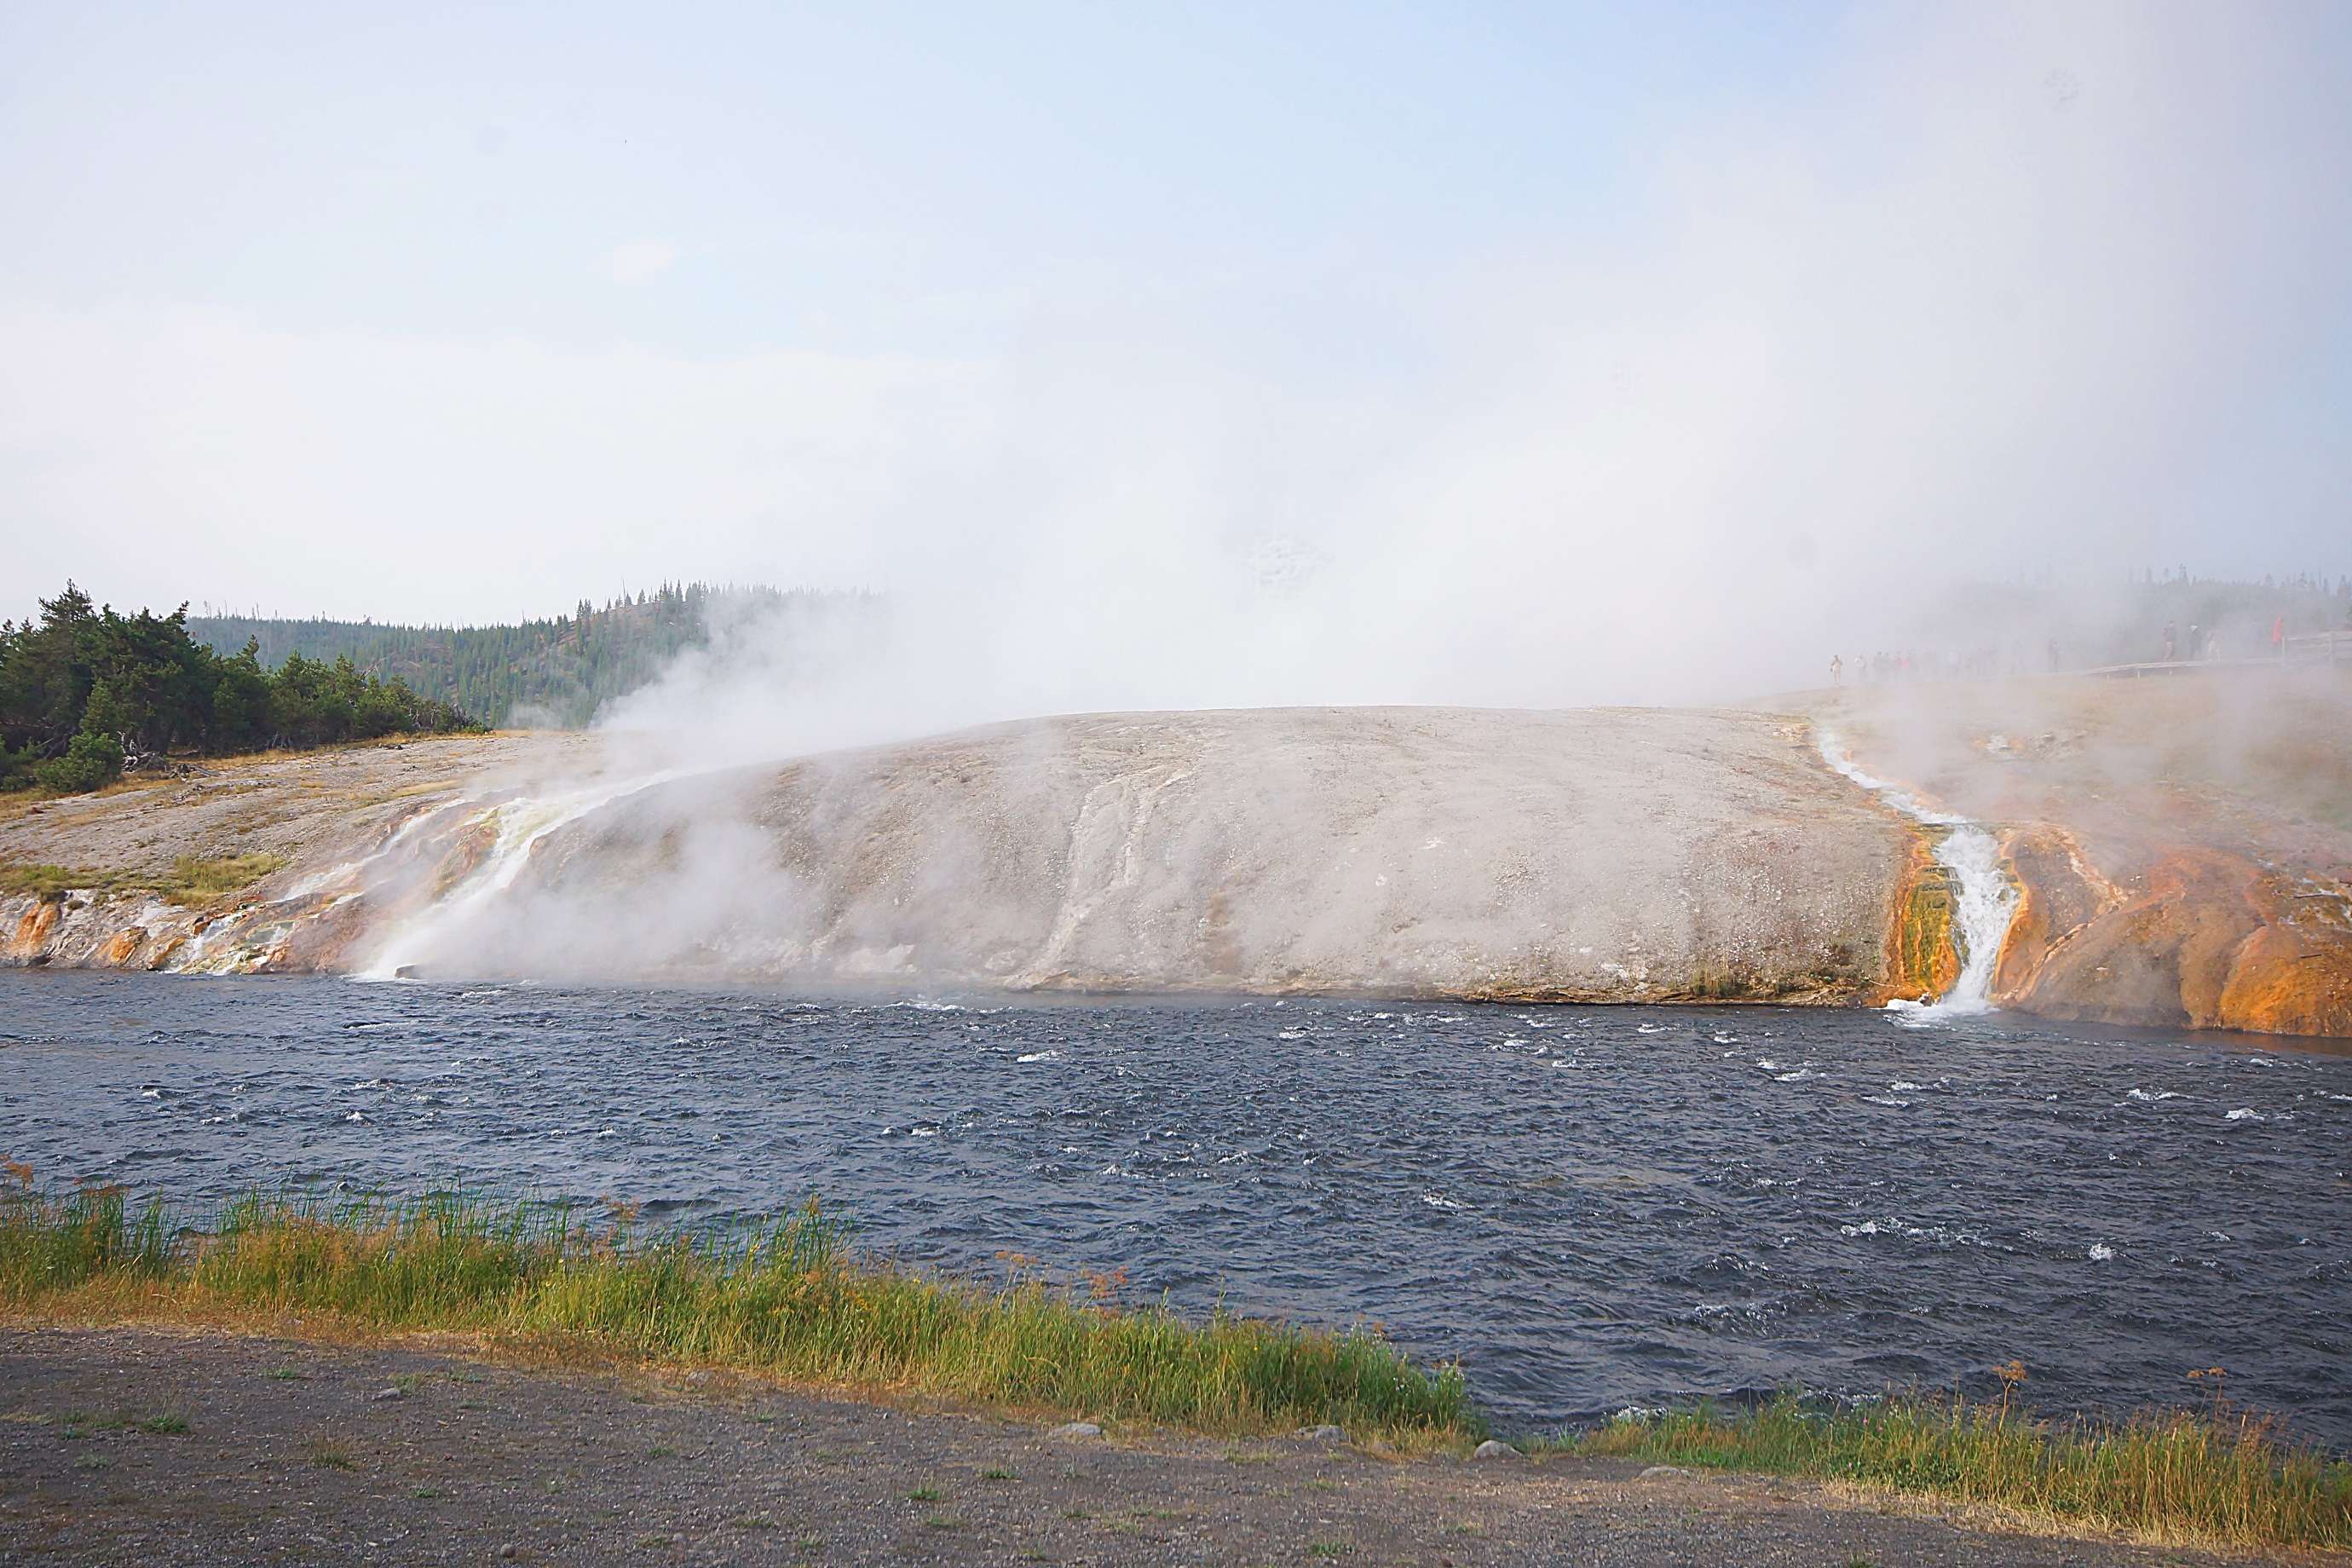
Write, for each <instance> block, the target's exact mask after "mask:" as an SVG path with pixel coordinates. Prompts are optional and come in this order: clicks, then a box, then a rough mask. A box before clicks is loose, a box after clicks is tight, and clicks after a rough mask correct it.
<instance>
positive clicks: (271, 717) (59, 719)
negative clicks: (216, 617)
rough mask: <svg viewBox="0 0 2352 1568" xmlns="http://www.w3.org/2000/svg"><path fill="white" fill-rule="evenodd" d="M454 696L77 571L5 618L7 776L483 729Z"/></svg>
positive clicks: (14, 779)
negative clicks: (247, 633)
mask: <svg viewBox="0 0 2352 1568" xmlns="http://www.w3.org/2000/svg"><path fill="white" fill-rule="evenodd" d="M479 727H480V726H479V725H478V724H477V723H476V722H475V721H473V720H472V719H470V718H468V717H467V714H466V713H465V712H464V711H463V710H461V709H460V708H458V707H457V705H456V704H454V703H451V702H448V701H446V700H440V699H437V698H433V697H425V696H420V695H418V694H417V692H416V691H415V689H413V688H411V687H410V686H409V685H408V684H407V683H406V682H404V681H403V680H401V679H398V678H397V677H396V676H395V677H389V678H387V677H384V676H381V675H378V674H376V673H374V672H373V671H370V670H366V669H362V668H360V667H359V666H358V664H357V663H355V662H354V661H353V660H352V658H350V657H348V656H339V657H336V658H331V659H330V658H317V657H311V656H306V655H303V654H300V653H289V655H288V656H287V657H286V658H284V659H283V660H280V661H277V662H275V663H274V665H273V663H272V662H269V661H266V660H265V659H264V658H263V657H262V654H261V650H260V647H259V646H258V645H257V643H256V642H255V641H253V640H252V639H251V638H248V639H247V641H246V642H245V644H244V645H243V646H242V647H238V648H237V649H236V651H234V652H232V653H224V652H222V651H221V650H220V649H217V648H215V647H208V646H207V645H205V643H203V642H201V641H198V640H197V639H196V638H194V637H191V636H190V635H189V631H188V616H187V606H186V605H182V606H180V608H178V609H177V610H174V611H173V612H172V613H171V614H170V615H168V616H158V615H155V614H153V613H152V612H150V611H147V610H142V611H140V612H139V613H138V614H137V615H135V616H125V615H120V614H118V613H116V611H115V610H114V609H113V607H112V606H111V605H108V606H103V607H101V606H100V605H94V604H93V603H91V601H90V597H89V595H87V594H85V593H83V592H82V591H81V590H80V589H79V588H78V587H76V586H74V585H73V584H70V583H68V584H66V589H65V592H64V593H62V594H59V595H58V596H57V597H56V598H54V599H44V600H42V601H41V614H40V616H39V618H37V619H28V620H26V622H25V623H24V624H22V625H18V624H17V623H16V622H14V621H0V790H23V789H39V790H43V791H45V792H47V793H49V794H53V795H74V794H80V793H82V792H85V791H89V790H94V789H98V788H100V787H102V786H104V785H106V784H110V783H112V782H113V781H114V780H116V779H117V778H120V777H121V775H122V773H123V772H124V771H125V769H126V768H139V767H142V766H147V765H152V763H153V762H154V761H156V760H159V759H162V758H164V757H167V756H169V755H171V754H173V753H178V754H181V755H187V754H197V755H220V754H223V753H226V752H254V751H262V750H267V749H270V748H275V747H310V746H320V745H326V744H330V743H331V742H338V741H359V740H369V739H373V738H374V737H377V736H382V735H396V734H418V733H443V732H446V731H453V730H468V729H478V728H479Z"/></svg>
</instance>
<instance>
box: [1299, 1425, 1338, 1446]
mask: <svg viewBox="0 0 2352 1568" xmlns="http://www.w3.org/2000/svg"><path fill="white" fill-rule="evenodd" d="M1292 1436H1297V1437H1311V1438H1313V1439H1314V1440H1315V1441H1316V1442H1318V1443H1344V1442H1346V1441H1347V1440H1348V1432H1347V1428H1345V1427H1343V1426H1301V1427H1300V1428H1299V1429H1298V1430H1297V1432H1295V1433H1293V1434H1292Z"/></svg>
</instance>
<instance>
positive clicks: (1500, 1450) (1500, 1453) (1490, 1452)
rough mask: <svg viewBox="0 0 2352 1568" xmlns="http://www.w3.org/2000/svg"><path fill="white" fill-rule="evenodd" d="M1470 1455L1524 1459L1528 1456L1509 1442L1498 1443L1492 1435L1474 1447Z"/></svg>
mask: <svg viewBox="0 0 2352 1568" xmlns="http://www.w3.org/2000/svg"><path fill="white" fill-rule="evenodd" d="M1470 1457H1471V1458H1474V1459H1524V1458H1527V1456H1526V1455H1525V1454H1522V1453H1520V1452H1519V1451H1518V1450H1517V1448H1514V1447H1511V1446H1510V1445H1509V1444H1508V1443H1498V1442H1496V1440H1495V1439H1494V1438H1492V1437H1489V1438H1487V1439H1486V1441H1485V1442H1483V1443H1481V1444H1479V1445H1478V1446H1477V1447H1475V1448H1473V1449H1472V1450H1471V1451H1470Z"/></svg>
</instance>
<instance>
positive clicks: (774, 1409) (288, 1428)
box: [0, 1325, 2340, 1568]
mask: <svg viewBox="0 0 2352 1568" xmlns="http://www.w3.org/2000/svg"><path fill="white" fill-rule="evenodd" d="M387 1389H399V1390H401V1391H402V1392H401V1394H400V1396H399V1397H397V1398H384V1397H381V1395H382V1394H383V1391H384V1390H387ZM182 1424H184V1429H182ZM0 1454H5V1460H0V1476H5V1479H0V1552H5V1555H6V1558H7V1559H8V1560H13V1561H21V1562H59V1563H90V1562H104V1563H130V1562H137V1563H206V1564H210V1563H288V1562H298V1561H301V1562H312V1563H329V1562H373V1563H497V1562H501V1561H515V1562H521V1563H531V1562H562V1563H816V1564H848V1563H1016V1562H1044V1563H1097V1564H1103V1563H1118V1564H1125V1563H1137V1564H1158V1563H1166V1564H1184V1565H1188V1568H1189V1565H1192V1564H1204V1563H1320V1562H1339V1563H1366V1564H1370V1563H1421V1564H1427V1565H1429V1568H1445V1565H1456V1568H1483V1565H1487V1564H1495V1565H1501V1564H1519V1563H1580V1564H1593V1565H1609V1564H1623V1565H1627V1568H1632V1565H1636V1564H1643V1565H1646V1564H1718V1563H1759V1564H1782V1563H1786V1564H1804V1565H1807V1568H1815V1565H1829V1568H1838V1565H1847V1564H1853V1563H1872V1564H1875V1565H1878V1568H1895V1565H1897V1564H1931V1563H1932V1564H1955V1565H1957V1564H1962V1563H1965V1564H1970V1565H1972V1568H2008V1565H2011V1564H2020V1565H2021V1564H2045V1563H2047V1564H2054V1563H2081V1564H2148V1563H2222V1562H2230V1561H2250V1560H2249V1559H2239V1558H2230V1557H2223V1556H2216V1555H2212V1554H2209V1553H2204V1552H2190V1551H2185V1550H2180V1549H2158V1548H2149V1547H2140V1546H2134V1545H2128V1544H2123V1543H2115V1542H2098V1541H2087V1540H2072V1539H2051V1538H2036V1537H2033V1536H2029V1535H2023V1534H2010V1533H1998V1532H1996V1531H1993V1530H1991V1529H1989V1528H1987V1526H1986V1523H1985V1521H1982V1520H1980V1519H1972V1518H1970V1517H1969V1516H1968V1515H1967V1514H1966V1513H1965V1511H1964V1510H1951V1511H1949V1512H1946V1511H1942V1510H1937V1509H1935V1508H1933V1507H1932V1506H1925V1505H1921V1504H1918V1503H1916V1502H1913V1501H1906V1500H1895V1499H1892V1498H1885V1497H1876V1498H1873V1497H1867V1496H1864V1495H1861V1494H1855V1493H1852V1492H1842V1491H1839V1490H1836V1489H1828V1488H1823V1487H1821V1486H1817V1485H1813V1484H1810V1483H1801V1482H1787V1481H1774V1480H1768V1479H1757V1478H1749V1477H1722V1478H1709V1477H1698V1476H1674V1475H1668V1476H1648V1477H1645V1476H1643V1474H1642V1473H1641V1468H1640V1467H1637V1466H1634V1465H1632V1464H1626V1463H1619V1462H1612V1461H1568V1460H1553V1461H1546V1462H1543V1463H1540V1464H1538V1463H1533V1462H1529V1461H1526V1460H1509V1459H1506V1460H1484V1461H1465V1460H1462V1459H1459V1458H1453V1457H1450V1456H1433V1457H1428V1458H1412V1459H1403V1458H1394V1457H1388V1456H1381V1455H1376V1454H1371V1453H1367V1452H1365V1451H1363V1450H1361V1449H1359V1448H1356V1447H1351V1446H1348V1445H1344V1444H1333V1443H1328V1442H1317V1441H1313V1440H1310V1439H1303V1438H1289V1437H1285V1438H1277V1439H1272V1440H1264V1439H1252V1440H1245V1441H1232V1440H1214V1439H1208V1438H1200V1437H1191V1436H1181V1435H1174V1434H1166V1433H1132V1434H1130V1433H1118V1434H1114V1435H1113V1436H1111V1437H1109V1438H1100V1437H1095V1438H1057V1437H1054V1436H1048V1435H1047V1434H1046V1432H1045V1430H1044V1429H1043V1428H1041V1427H1040V1426H1037V1425H1035V1424H1024V1423H1020V1422H1014V1421H1007V1420H1002V1419H996V1418H991V1417H986V1416H981V1415H962V1414H955V1413H947V1412H926V1411H914V1410H904V1409H892V1408H887V1407H881V1406H877V1405H867V1404H861V1403H856V1402H852V1401H847V1400H840V1399H834V1398H828V1397H824V1396H819V1395H813V1394H807V1393H804V1392H797V1391H793V1390H788V1389H780V1388H774V1387H770V1386H766V1385H762V1384H753V1383H749V1382H727V1383H719V1382H712V1381H705V1382H701V1383H696V1382H693V1381H690V1380H680V1381H676V1382H668V1381H663V1380H660V1379H657V1378H654V1377H649V1376H643V1375H605V1374H580V1373H551V1372H534V1371H529V1370H523V1369H519V1368H517V1367H515V1366H513V1365H502V1364H495V1363H487V1362H481V1361H478V1360H472V1359H467V1357H465V1356H463V1355H460V1354H457V1353H452V1352H450V1351H447V1350H435V1349H432V1348H419V1347H403V1346H388V1347H376V1348H364V1347H348V1346H328V1345H319V1344H312V1343H307V1342H299V1341H290V1340H278V1339H262V1338H255V1337H247V1336H240V1335H232V1334H226V1333H214V1332H196V1333H179V1332H165V1331H154V1330H146V1329H136V1330H134V1329H100V1330H90V1329H63V1328H52V1327H28V1326H24V1325H17V1326H13V1327H9V1328H5V1329H0ZM509 1551H510V1552H511V1555H510V1556H509V1555H507V1554H508V1553H509ZM2300 1560H2303V1561H2340V1559H2326V1558H2304V1559H2300Z"/></svg>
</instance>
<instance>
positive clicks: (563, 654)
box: [188, 583, 878, 729]
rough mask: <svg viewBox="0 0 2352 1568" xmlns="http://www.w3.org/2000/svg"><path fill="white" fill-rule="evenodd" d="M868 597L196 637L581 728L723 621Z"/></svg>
mask: <svg viewBox="0 0 2352 1568" xmlns="http://www.w3.org/2000/svg"><path fill="white" fill-rule="evenodd" d="M877 603H878V601H876V600H874V599H872V598H870V597H869V596H867V595H856V594H825V593H816V592H812V591H809V590H805V589H795V590H793V591H791V592H785V591H782V590H779V589H775V588H767V587H743V588H735V587H729V588H714V587H710V586H709V585H706V584H700V583H688V584H667V583H666V584H662V586H660V587H659V588H656V589H653V590H650V591H646V592H640V593H638V594H635V595H624V596H623V597H621V598H617V599H614V600H611V601H609V602H607V603H606V604H605V605H603V606H602V607H599V606H597V605H591V604H590V603H589V602H588V601H586V600H584V599H583V600H582V601H581V602H580V604H579V605H578V606H577V607H576V608H575V609H574V610H573V611H572V614H571V615H568V616H553V617H552V618H551V619H547V620H536V621H524V622H522V623H520V624H519V625H515V626H387V625H384V624H383V623H381V622H376V621H329V620H308V621H302V620H281V619H265V618H262V617H259V616H196V617H194V618H193V619H191V620H190V621H189V623H188V631H189V634H190V635H191V636H193V637H195V639H196V640H197V641H199V642H202V643H205V644H207V645H209V646H210V647H213V648H214V649H215V650H216V651H218V652H222V653H227V652H229V651H230V650H232V649H235V648H238V647H244V646H245V644H247V642H253V643H256V644H257V646H258V647H259V648H260V655H261V661H262V662H263V663H264V664H269V663H272V662H274V661H275V660H278V659H281V658H287V657H289V655H294V654H299V655H301V656H302V657H304V658H312V659H334V658H344V657H348V658H350V659H351V661H352V664H354V665H355V666H357V667H358V668H361V669H362V670H365V671H368V672H369V673H371V674H374V675H381V676H383V677H384V678H385V679H395V678H396V679H400V680H403V681H405V682H406V683H407V684H408V686H409V687H410V688H411V689H413V690H415V691H417V692H419V693H421V694H423V695H424V696H426V697H430V698H433V699H436V700H439V701H443V702H447V703H450V704H452V705H453V706H455V707H458V708H462V709H464V710H466V711H467V712H468V713H472V714H475V715H477V716H478V717H479V718H480V719H481V720H482V721H484V722H485V723H487V724H488V725H490V726H491V727H492V728H493V729H504V728H506V727H508V726H509V725H515V726H522V725H541V726H548V727H553V728H560V729H581V728H584V727H585V726H586V725H587V724H588V722H589V721H591V720H593V718H595V716H596V710H598V709H600V708H602V707H603V706H604V704H605V703H606V702H608V701H610V700H613V699H614V698H615V697H619V696H622V695H625V693H628V692H631V691H634V690H635V689H637V688H639V687H641V686H644V685H645V684H646V683H647V682H648V681H650V680H652V679H654V677H655V676H656V675H657V674H659V673H660V672H661V670H662V669H663V668H665V667H666V666H667V664H668V663H669V661H670V660H671V659H672V658H675V657H676V656H677V654H678V653H680V652H682V651H684V650H685V649H688V648H695V647H705V646H706V645H708V644H709V641H710V635H711V629H712V626H713V625H714V623H726V622H731V621H748V620H752V619H760V620H767V619H771V618H782V619H786V620H789V619H791V618H792V617H793V616H829V615H840V614H848V615H851V616H856V615H858V614H861V613H871V612H872V611H873V610H874V608H875V605H877Z"/></svg>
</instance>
